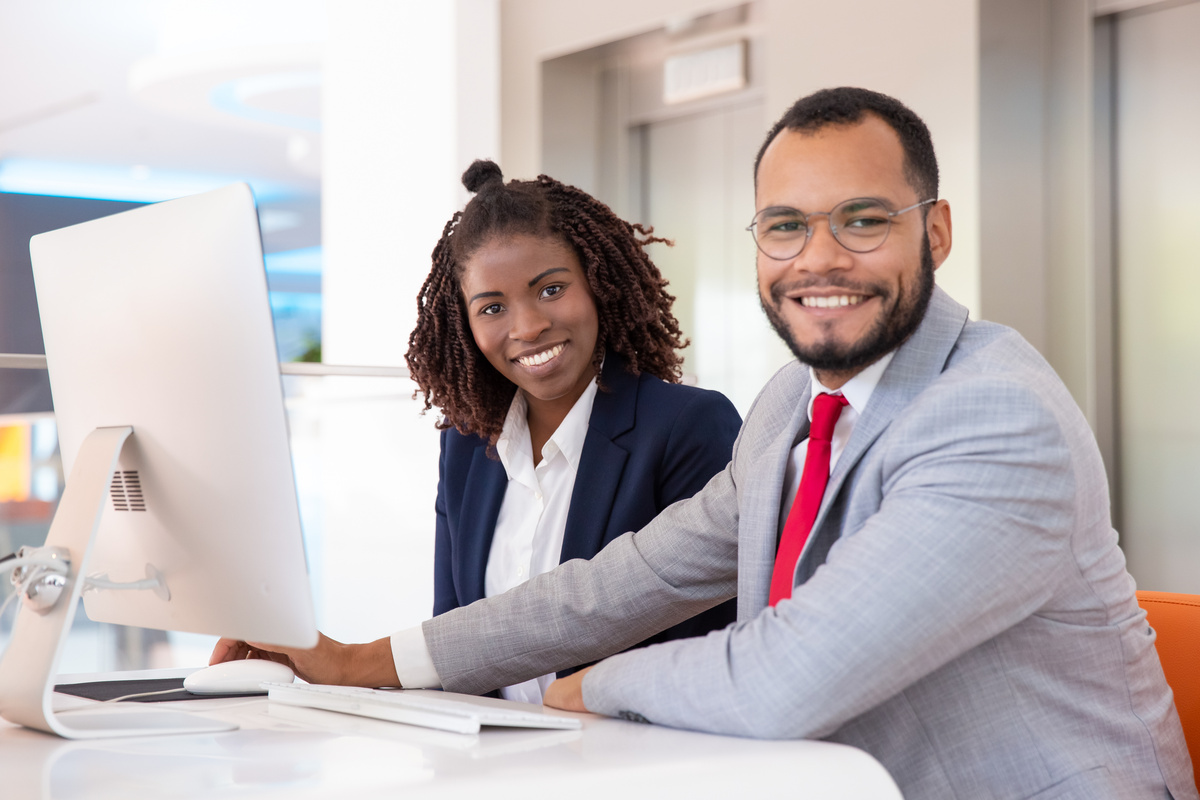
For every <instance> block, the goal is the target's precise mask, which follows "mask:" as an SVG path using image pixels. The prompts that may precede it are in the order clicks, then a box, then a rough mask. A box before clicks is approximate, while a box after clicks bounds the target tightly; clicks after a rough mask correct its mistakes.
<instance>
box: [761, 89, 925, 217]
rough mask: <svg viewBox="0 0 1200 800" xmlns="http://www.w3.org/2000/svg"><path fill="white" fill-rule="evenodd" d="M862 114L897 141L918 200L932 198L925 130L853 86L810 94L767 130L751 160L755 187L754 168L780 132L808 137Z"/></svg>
mask: <svg viewBox="0 0 1200 800" xmlns="http://www.w3.org/2000/svg"><path fill="white" fill-rule="evenodd" d="M864 114H874V115H875V116H877V117H879V118H880V119H882V120H883V121H884V122H886V123H887V124H888V127H890V128H891V129H892V130H894V131H895V132H896V134H897V135H898V136H899V137H900V146H901V147H902V148H903V150H904V176H905V177H906V178H907V179H908V183H909V185H910V186H912V187H913V189H914V190H915V191H916V193H917V195H918V199H919V200H925V199H927V198H936V197H937V196H938V166H937V156H935V155H934V153H933V138H932V137H931V136H930V135H929V128H927V127H925V123H924V122H922V121H921V118H920V117H918V116H917V115H916V114H915V113H913V110H912V109H911V108H909V107H908V106H906V105H904V104H903V103H901V102H900V101H899V100H897V99H895V98H894V97H888V96H887V95H886V94H880V93H879V92H872V91H871V90H869V89H859V88H856V87H853V86H841V87H839V88H837V89H822V90H820V91H819V92H813V93H812V94H810V95H808V96H807V97H802V98H800V99H799V100H797V101H796V103H795V104H794V105H793V106H792V107H791V108H789V109H788V110H787V113H785V114H784V115H783V116H782V117H781V118H780V119H779V121H778V122H776V123H775V124H774V125H773V126H772V127H771V130H770V131H769V132H768V133H767V138H766V141H764V142H763V144H762V147H760V148H759V150H758V156H756V157H755V159H754V184H755V186H757V185H758V165H759V163H760V162H761V161H762V157H763V153H765V152H766V150H767V147H768V146H769V145H770V144H771V142H772V141H774V140H775V137H776V136H778V135H779V132H780V131H782V130H783V129H785V128H786V129H787V130H789V131H801V132H807V133H812V132H815V131H818V130H820V129H821V128H824V127H826V126H827V125H853V124H854V123H856V122H861V121H862V118H863V115H864Z"/></svg>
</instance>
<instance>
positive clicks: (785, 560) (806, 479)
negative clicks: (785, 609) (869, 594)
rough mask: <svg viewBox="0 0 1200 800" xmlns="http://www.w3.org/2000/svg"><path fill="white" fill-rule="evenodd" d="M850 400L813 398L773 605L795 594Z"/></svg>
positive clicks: (777, 566) (777, 560) (781, 541)
mask: <svg viewBox="0 0 1200 800" xmlns="http://www.w3.org/2000/svg"><path fill="white" fill-rule="evenodd" d="M847 403H848V401H847V400H846V398H845V397H843V396H841V395H840V394H824V393H822V394H819V395H817V396H816V398H814V399H813V418H812V425H811V426H809V431H808V452H807V453H806V454H805V456H804V471H803V472H802V473H800V488H799V489H797V490H796V500H795V501H794V502H793V503H792V510H791V511H789V512H788V517H787V522H785V523H784V524H783V535H782V536H781V537H780V538H779V552H778V553H776V554H775V571H774V572H772V573H771V594H770V600H769V603H770V605H772V606H773V605H775V604H776V603H778V602H779V601H780V600H786V599H787V598H789V597H791V596H792V579H793V578H794V577H795V574H796V562H797V561H799V560H800V553H801V552H802V551H803V550H804V543H805V542H806V541H808V534H809V532H810V531H812V526H813V522H814V521H816V519H817V511H818V510H819V509H820V508H821V496H822V495H824V494H825V484H826V483H828V482H829V453H830V450H831V447H832V444H831V443H832V441H833V428H834V426H835V425H837V421H838V417H839V416H841V414H842V407H843V406H845V405H846V404H847Z"/></svg>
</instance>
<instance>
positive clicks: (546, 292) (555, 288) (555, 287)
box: [542, 283, 564, 297]
mask: <svg viewBox="0 0 1200 800" xmlns="http://www.w3.org/2000/svg"><path fill="white" fill-rule="evenodd" d="M563 288H564V287H563V286H562V285H561V284H558V283H554V284H551V285H549V286H547V287H546V288H544V289H542V297H554V296H555V295H556V294H559V293H560V292H561V291H562V290H563Z"/></svg>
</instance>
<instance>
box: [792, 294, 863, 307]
mask: <svg viewBox="0 0 1200 800" xmlns="http://www.w3.org/2000/svg"><path fill="white" fill-rule="evenodd" d="M797 299H798V300H799V301H800V305H802V306H804V307H805V308H844V307H845V306H856V305H858V304H859V303H861V302H863V301H864V300H866V299H867V298H866V297H865V296H864V295H861V294H840V295H833V296H832V297H815V296H811V297H799V298H797Z"/></svg>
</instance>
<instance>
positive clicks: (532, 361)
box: [517, 344, 565, 367]
mask: <svg viewBox="0 0 1200 800" xmlns="http://www.w3.org/2000/svg"><path fill="white" fill-rule="evenodd" d="M564 346H565V345H561V344H556V345H554V347H551V348H550V349H549V350H543V351H542V352H540V353H534V354H533V355H531V356H522V357H520V358H518V359H517V363H518V364H520V365H521V366H523V367H540V366H541V365H542V364H545V363H546V362H547V361H549V360H550V359H552V358H554V357H555V356H557V355H558V354H559V353H561V352H562V351H563V347H564Z"/></svg>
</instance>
